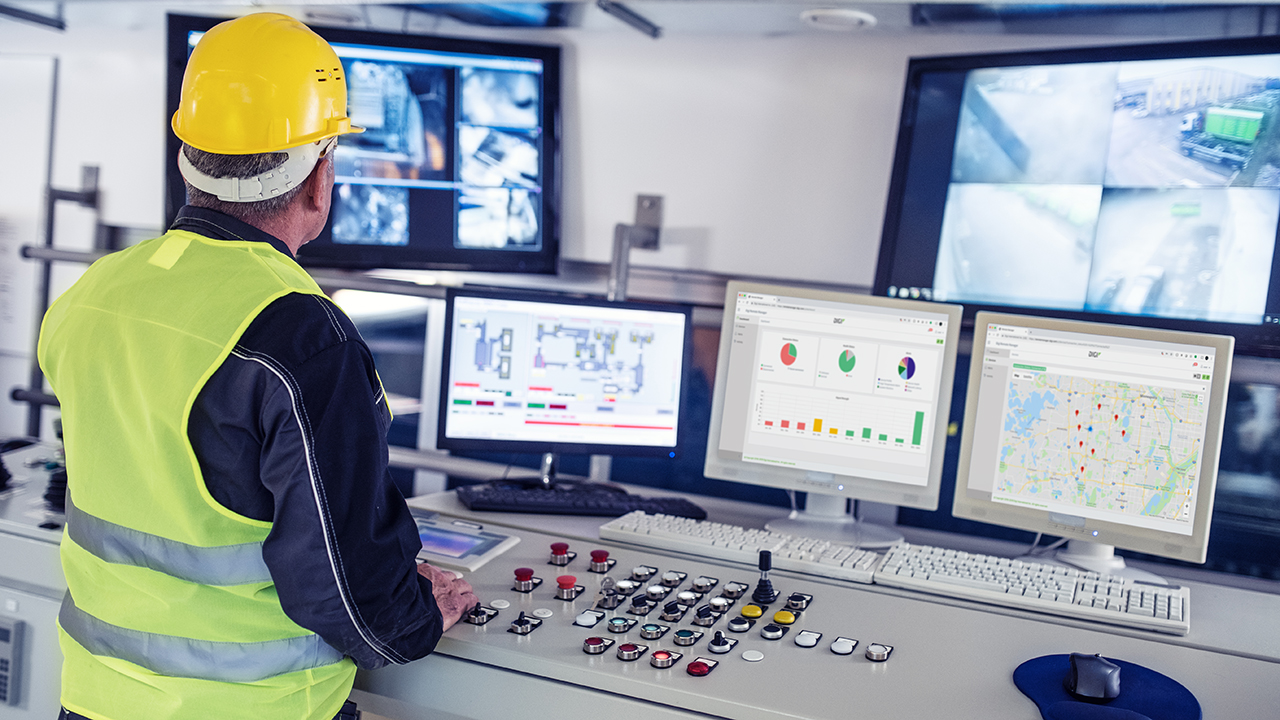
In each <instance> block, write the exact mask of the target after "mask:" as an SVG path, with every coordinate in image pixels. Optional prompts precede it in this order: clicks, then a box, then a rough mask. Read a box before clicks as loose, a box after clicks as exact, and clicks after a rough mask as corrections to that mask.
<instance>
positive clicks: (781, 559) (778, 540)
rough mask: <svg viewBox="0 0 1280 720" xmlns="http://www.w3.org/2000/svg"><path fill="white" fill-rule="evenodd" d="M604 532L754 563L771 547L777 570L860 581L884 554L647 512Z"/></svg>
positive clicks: (609, 526) (612, 537)
mask: <svg viewBox="0 0 1280 720" xmlns="http://www.w3.org/2000/svg"><path fill="white" fill-rule="evenodd" d="M600 537H601V538H602V539H605V540H620V541H622V542H629V543H634V544H636V545H644V546H646V547H653V548H661V549H663V550H676V551H678V552H687V553H691V554H694V555H700V556H702V557H709V558H719V559H721V560H734V561H738V562H743V563H749V564H751V565H755V564H756V563H757V562H758V560H759V557H760V551H761V550H768V551H770V552H771V553H772V554H773V567H774V568H776V569H778V570H791V571H793V572H799V573H806V574H809V575H818V576H821V577H829V578H838V579H841V580H851V581H853V582H860V583H869V582H871V577H872V569H873V567H874V565H875V563H876V562H877V561H878V560H879V559H880V556H879V555H877V554H876V553H874V552H870V551H867V550H860V549H858V548H856V547H854V546H852V545H843V544H840V543H833V542H829V541H826V540H815V539H813V538H806V537H798V536H795V535H785V534H781V533H774V532H769V531H768V530H755V529H752V528H743V527H738V526H737V525H724V524H722V523H716V522H706V521H701V522H700V521H697V520H690V519H688V518H678V517H669V516H662V515H648V514H645V513H643V512H633V513H629V514H627V515H623V516H622V517H620V518H617V519H615V520H612V521H610V522H607V523H605V524H604V525H601V526H600Z"/></svg>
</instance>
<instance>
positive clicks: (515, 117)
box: [166, 15, 560, 273]
mask: <svg viewBox="0 0 1280 720" xmlns="http://www.w3.org/2000/svg"><path fill="white" fill-rule="evenodd" d="M217 22H219V20H218V19H213V18H200V17H186V16H181V15H170V16H169V109H168V113H169V114H170V115H172V114H173V112H174V110H176V109H177V106H178V97H179V91H180V89H181V82H182V74H183V70H184V68H185V67H186V61H187V57H188V55H189V54H190V51H191V49H192V48H194V47H195V44H196V43H197V42H199V41H200V38H201V37H203V35H204V31H206V30H208V29H209V28H211V27H213V25H214V24H216V23H217ZM312 29H313V30H315V31H316V32H317V33H318V34H319V35H320V36H321V37H323V38H325V39H326V40H328V41H329V43H330V44H331V45H332V46H333V49H334V51H335V52H337V54H338V57H339V58H340V59H341V61H342V68H341V70H342V72H343V74H344V76H345V80H346V83H347V112H348V114H349V115H350V116H351V122H352V124H354V125H358V126H360V127H363V128H364V129H365V131H364V132H363V133H359V134H352V135H343V136H342V137H341V138H339V140H338V148H337V151H336V154H335V155H334V163H335V165H334V168H335V173H336V177H335V184H334V189H333V205H332V211H331V213H330V216H329V222H328V224H327V225H326V226H325V228H324V230H323V231H322V232H321V234H320V236H319V237H318V238H316V239H315V240H313V241H312V242H310V243H308V244H307V245H306V246H305V247H303V248H302V250H300V251H299V253H298V261H299V262H300V263H302V264H304V265H309V266H320V267H338V268H349V269H367V268H411V269H442V270H471V271H493V272H536V273H554V272H555V271H556V262H557V258H558V254H559V237H560V222H559V192H558V183H559V180H558V177H557V170H558V164H559V153H560V148H559V135H558V132H559V131H558V127H559V112H560V111H559V103H560V48H558V47H555V46H551V45H529V44H517V43H506V42H493V41H488V40H468V39H457V38H442V37H436V36H427V35H401V34H395V33H381V32H370V31H364V30H347V29H336V28H326V27H318V26H317V27H313V28H312ZM178 147H179V145H178V140H177V138H176V137H174V136H173V135H172V133H170V137H169V151H168V153H167V157H166V169H167V172H168V207H167V213H168V218H169V219H172V218H173V217H174V215H175V214H176V213H177V211H178V208H179V207H180V206H181V205H182V204H183V202H184V198H185V195H184V193H185V189H184V186H183V183H182V178H181V176H180V175H179V174H178V170H177V163H176V162H175V158H176V157H177V154H178Z"/></svg>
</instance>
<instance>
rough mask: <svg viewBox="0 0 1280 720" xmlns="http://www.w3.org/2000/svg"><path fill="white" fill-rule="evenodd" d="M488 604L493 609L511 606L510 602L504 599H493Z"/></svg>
mask: <svg viewBox="0 0 1280 720" xmlns="http://www.w3.org/2000/svg"><path fill="white" fill-rule="evenodd" d="M489 606H490V607H492V608H493V609H495V610H506V609H507V608H509V607H511V603H509V602H507V601H506V600H494V601H493V602H491V603H489Z"/></svg>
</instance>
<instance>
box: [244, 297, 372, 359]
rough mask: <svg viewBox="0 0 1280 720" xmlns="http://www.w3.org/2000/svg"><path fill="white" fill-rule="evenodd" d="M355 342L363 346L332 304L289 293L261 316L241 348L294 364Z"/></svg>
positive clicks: (246, 334)
mask: <svg viewBox="0 0 1280 720" xmlns="http://www.w3.org/2000/svg"><path fill="white" fill-rule="evenodd" d="M352 341H355V342H357V343H359V344H361V345H363V340H361V338H360V333H359V331H357V330H356V327H355V325H354V324H353V323H352V322H351V319H350V318H348V317H347V315H346V313H344V312H342V310H340V309H339V308H338V306H337V305H335V304H334V303H333V301H332V300H330V299H329V298H327V297H324V296H323V295H315V294H312V293H289V294H287V295H283V296H281V297H279V298H277V299H275V300H273V301H272V302H271V304H269V305H267V306H266V307H265V308H263V309H262V311H261V312H260V313H258V316H257V317H256V318H254V319H253V322H252V323H250V324H249V327H248V328H247V329H246V330H245V332H244V335H242V336H241V338H240V343H239V344H240V346H241V347H242V348H244V349H246V350H249V351H251V352H259V353H263V354H266V355H270V356H271V357H274V358H276V359H278V360H280V361H282V362H286V363H289V364H293V363H303V362H306V361H307V359H309V358H311V357H313V356H315V355H317V354H319V353H321V352H324V351H325V350H328V349H330V348H333V347H334V346H337V345H342V344H344V343H349V342H352Z"/></svg>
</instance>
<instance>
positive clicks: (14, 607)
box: [4, 598, 18, 613]
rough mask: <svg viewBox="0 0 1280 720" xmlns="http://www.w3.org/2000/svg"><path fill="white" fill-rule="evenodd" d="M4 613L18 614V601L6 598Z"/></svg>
mask: <svg viewBox="0 0 1280 720" xmlns="http://www.w3.org/2000/svg"><path fill="white" fill-rule="evenodd" d="M4 611H5V612H11V613H16V612H18V601H17V600H14V599H13V598H5V601H4Z"/></svg>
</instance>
